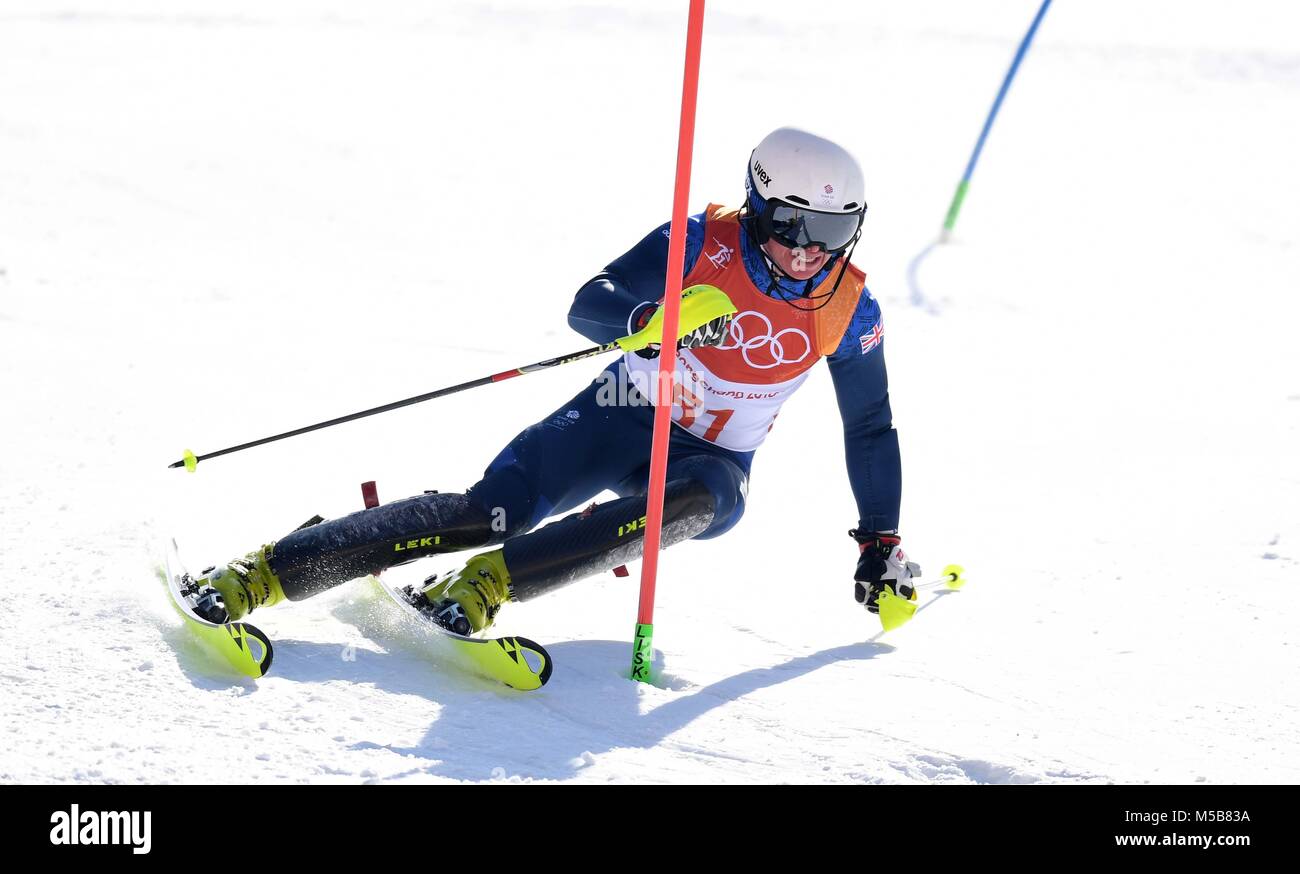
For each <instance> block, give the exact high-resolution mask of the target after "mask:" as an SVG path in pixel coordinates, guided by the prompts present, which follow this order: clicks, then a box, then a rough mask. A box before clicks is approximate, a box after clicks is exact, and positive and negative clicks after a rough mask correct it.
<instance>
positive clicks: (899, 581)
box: [849, 528, 921, 613]
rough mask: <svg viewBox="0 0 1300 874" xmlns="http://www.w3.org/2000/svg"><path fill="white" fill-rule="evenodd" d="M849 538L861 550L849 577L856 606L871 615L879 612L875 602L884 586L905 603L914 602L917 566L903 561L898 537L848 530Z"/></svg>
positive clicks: (918, 569) (919, 571) (895, 535)
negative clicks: (856, 564)
mask: <svg viewBox="0 0 1300 874" xmlns="http://www.w3.org/2000/svg"><path fill="white" fill-rule="evenodd" d="M849 536H850V537H852V538H853V539H854V540H856V541H857V542H858V548H859V549H860V550H861V555H860V556H859V557H858V569H857V572H856V573H854V574H853V579H854V580H855V583H854V586H853V597H854V599H855V600H857V602H858V603H859V604H861V605H862V606H864V607H866V608H867V610H868V611H870V612H872V613H879V612H880V607H879V605H878V604H877V599H878V598H879V597H880V592H881V590H882V589H884V588H886V587H888V588H889V589H890V590H891V591H893V593H894V594H895V595H897V596H898V597H900V598H902V599H904V600H906V601H915V600H916V578H917V577H920V576H921V567H920V565H918V564H916V563H915V562H910V561H908V560H907V555H906V554H905V553H904V552H903V548H902V547H901V546H899V544H900V543H901V542H902V538H901V537H899V536H898V535H897V534H889V533H882V532H876V533H871V532H866V531H858V530H857V529H856V528H854V529H852V530H851V531H849Z"/></svg>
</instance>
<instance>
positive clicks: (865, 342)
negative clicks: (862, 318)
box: [858, 322, 885, 355]
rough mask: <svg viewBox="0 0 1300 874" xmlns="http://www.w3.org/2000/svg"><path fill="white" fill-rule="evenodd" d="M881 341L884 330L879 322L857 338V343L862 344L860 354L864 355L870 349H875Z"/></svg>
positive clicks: (883, 337) (883, 336)
mask: <svg viewBox="0 0 1300 874" xmlns="http://www.w3.org/2000/svg"><path fill="white" fill-rule="evenodd" d="M883 339H885V329H884V327H883V326H882V325H881V324H880V323H879V322H876V324H874V325H872V326H871V330H870V331H867V333H865V334H863V335H862V336H861V337H859V338H858V341H859V342H860V343H861V344H862V354H863V355H866V354H867V353H868V352H870V351H871V350H872V349H875V348H876V347H877V346H879V345H880V341H881V340H883Z"/></svg>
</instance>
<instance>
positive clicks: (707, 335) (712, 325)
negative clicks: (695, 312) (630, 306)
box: [632, 304, 731, 358]
mask: <svg viewBox="0 0 1300 874" xmlns="http://www.w3.org/2000/svg"><path fill="white" fill-rule="evenodd" d="M657 309H659V304H651V305H650V306H648V307H646V308H645V309H643V310H642V311H641V312H640V313H638V314H637V319H636V323H635V324H634V325H633V326H632V327H633V330H634V331H639V330H641V329H642V328H644V327H645V326H646V324H647V323H649V321H650V319H651V317H652V316H654V314H655V310H657ZM730 328H731V316H730V315H726V316H718V317H717V318H716V319H714V320H713V321H711V322H706V323H705V324H703V325H700V326H699V327H698V328H696V329H695V330H693V331H691V332H690V333H689V334H687V335H686V336H684V337H682V338H681V339H680V340H678V341H677V346H678V348H681V349H697V348H699V347H700V346H721V345H722V344H723V343H724V342H725V341H726V339H727V333H728V332H729V330H730ZM636 354H637V355H640V356H641V357H642V358H658V357H659V344H658V343H651V344H650V345H649V346H646V347H645V348H644V349H638V350H636Z"/></svg>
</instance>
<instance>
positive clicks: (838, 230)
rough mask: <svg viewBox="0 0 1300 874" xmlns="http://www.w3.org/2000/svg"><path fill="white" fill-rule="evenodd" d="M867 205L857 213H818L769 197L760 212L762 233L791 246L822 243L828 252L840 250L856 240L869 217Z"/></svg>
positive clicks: (786, 245) (800, 246)
mask: <svg viewBox="0 0 1300 874" xmlns="http://www.w3.org/2000/svg"><path fill="white" fill-rule="evenodd" d="M866 212H867V208H866V207H865V206H864V207H863V208H862V209H861V210H859V211H858V212H818V211H817V210H815V209H808V208H807V207H803V206H793V205H791V204H788V203H783V202H782V201H779V200H769V201H767V202H766V203H765V204H764V205H763V211H762V212H760V213H759V214H758V229H759V232H760V233H761V234H762V235H763V237H766V238H768V239H773V240H776V241H777V242H778V243H780V244H781V245H783V246H785V247H787V248H790V249H799V248H807V247H809V246H814V245H816V246H821V247H822V249H824V250H826V251H827V252H840V251H843V250H844V249H846V248H848V245H849V244H850V243H852V242H853V241H854V240H855V239H857V236H858V231H859V230H860V229H861V227H862V220H863V218H864V217H865V216H866Z"/></svg>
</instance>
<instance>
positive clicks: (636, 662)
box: [632, 622, 655, 683]
mask: <svg viewBox="0 0 1300 874" xmlns="http://www.w3.org/2000/svg"><path fill="white" fill-rule="evenodd" d="M654 636H655V627H654V625H653V624H643V623H640V622H638V623H637V626H636V634H635V635H634V636H633V638H632V679H633V680H636V681H637V682H638V683H649V682H650V665H651V664H653V663H654V654H655V651H654V645H653V641H654Z"/></svg>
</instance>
